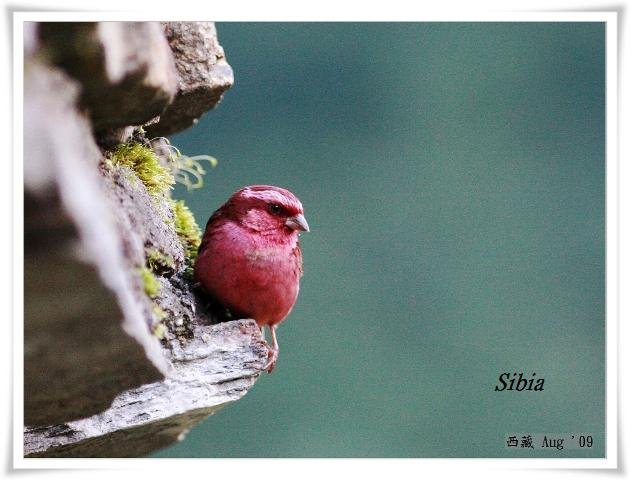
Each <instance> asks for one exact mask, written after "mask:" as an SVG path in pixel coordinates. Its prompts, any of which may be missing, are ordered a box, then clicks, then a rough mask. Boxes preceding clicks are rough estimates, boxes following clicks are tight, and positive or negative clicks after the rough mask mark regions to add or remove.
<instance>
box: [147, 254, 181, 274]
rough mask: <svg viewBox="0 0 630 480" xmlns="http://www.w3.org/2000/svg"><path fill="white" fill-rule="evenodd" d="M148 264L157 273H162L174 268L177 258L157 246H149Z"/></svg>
mask: <svg viewBox="0 0 630 480" xmlns="http://www.w3.org/2000/svg"><path fill="white" fill-rule="evenodd" d="M147 266H148V267H149V268H150V269H151V270H152V271H154V272H155V273H162V272H164V271H170V270H174V269H175V260H174V259H173V257H171V256H170V255H167V254H166V253H164V252H161V251H160V250H158V249H157V248H149V249H148V250H147Z"/></svg>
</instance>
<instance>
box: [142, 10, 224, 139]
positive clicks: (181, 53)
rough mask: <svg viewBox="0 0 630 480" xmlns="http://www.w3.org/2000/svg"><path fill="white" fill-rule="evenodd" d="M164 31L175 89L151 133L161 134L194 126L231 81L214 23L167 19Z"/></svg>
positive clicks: (217, 101)
mask: <svg viewBox="0 0 630 480" xmlns="http://www.w3.org/2000/svg"><path fill="white" fill-rule="evenodd" d="M163 25H164V31H165V33H166V38H167V39H168V43H169V45H170V47H171V50H172V51H173V55H174V57H175V65H176V67H177V78H178V88H177V95H176V96H175V98H174V100H173V102H172V103H171V104H170V105H169V106H168V107H167V108H166V110H165V111H164V112H163V113H162V114H161V115H160V120H159V122H157V123H155V124H153V125H150V126H148V127H147V132H148V133H149V135H150V136H164V135H170V134H172V133H175V132H178V131H181V130H184V129H186V128H188V127H190V126H191V125H193V124H194V123H195V122H196V121H197V120H198V119H199V117H201V115H203V114H204V113H205V112H207V111H208V110H210V109H211V108H213V107H214V106H215V105H216V104H217V103H219V101H220V100H221V98H222V96H223V93H224V92H225V91H226V90H227V89H228V88H230V87H231V86H232V84H233V83H234V73H233V72H232V67H230V65H229V64H228V63H227V61H226V59H225V53H224V52H223V48H222V47H221V45H219V41H218V39H217V31H216V28H215V26H214V23H213V22H166V23H164V24H163Z"/></svg>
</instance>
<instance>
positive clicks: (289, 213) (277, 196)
mask: <svg viewBox="0 0 630 480" xmlns="http://www.w3.org/2000/svg"><path fill="white" fill-rule="evenodd" d="M226 208H227V214H228V215H229V216H230V217H232V218H233V219H234V220H236V221H238V222H239V223H240V224H241V225H243V226H245V227H248V228H250V229H252V230H255V231H257V232H260V233H263V234H271V233H273V232H282V233H286V234H293V233H298V232H301V231H302V232H308V231H309V228H308V223H306V218H304V209H303V208H302V203H301V202H300V201H299V200H298V198H297V197H296V196H295V195H293V193H291V192H290V191H288V190H285V189H284V188H280V187H274V186H271V185H252V186H249V187H245V188H242V189H241V190H239V191H237V192H235V193H234V194H233V195H232V196H231V197H230V199H229V200H228V202H227V204H226Z"/></svg>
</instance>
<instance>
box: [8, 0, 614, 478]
mask: <svg viewBox="0 0 630 480" xmlns="http://www.w3.org/2000/svg"><path fill="white" fill-rule="evenodd" d="M252 7H254V8H248V11H247V14H242V13H239V14H237V15H233V14H232V15H228V16H227V17H226V16H225V15H219V16H217V17H215V18H220V19H221V20H220V21H295V20H299V21H313V20H316V21H338V20H339V11H338V10H335V9H334V8H333V9H328V10H327V11H325V12H324V13H322V10H321V9H317V15H315V17H314V18H312V17H310V18H309V16H308V15H307V17H306V18H302V17H298V18H296V15H295V12H294V11H291V10H287V11H286V12H285V13H283V12H282V11H278V10H275V9H271V10H269V9H267V8H266V5H265V2H260V4H259V5H258V6H257V7H255V6H252ZM302 15H304V14H302ZM164 18H168V19H169V20H191V19H192V18H191V16H190V14H186V13H169V14H168V15H165V14H164V13H162V12H160V11H159V10H158V11H155V10H147V11H143V12H82V13H78V12H14V13H13V82H14V83H13V93H14V96H13V120H14V136H13V142H14V144H13V148H14V156H15V164H14V169H13V181H14V189H13V194H14V198H13V201H14V216H13V228H14V231H13V233H14V235H13V247H14V256H13V270H14V284H13V286H14V291H13V311H14V312H15V314H14V315H15V320H16V321H15V322H14V325H13V342H14V352H13V353H14V369H13V380H14V385H13V387H14V388H13V407H14V425H13V466H14V468H19V469H23V468H46V469H68V468H112V467H114V468H134V469H135V468H146V467H150V466H153V467H157V468H159V469H160V470H161V471H162V472H169V471H176V470H178V469H179V467H178V466H177V465H176V464H177V463H179V462H181V461H182V460H179V459H147V458H141V459H51V458H41V459H40V458H33V459H30V458H29V459H25V458H23V419H24V411H23V377H22V373H23V353H24V352H23V345H24V337H23V319H24V310H23V300H24V297H23V295H24V291H23V285H24V283H23V274H24V272H23V257H24V252H23V241H24V210H23V208H24V205H23V193H24V190H23V184H24V183H23V168H22V166H23V128H22V125H23V111H22V108H23V103H22V92H23V78H22V73H23V53H22V52H23V22H25V21H37V22H40V21H62V20H63V21H144V20H147V21H148V20H161V19H164ZM349 18H350V19H351V20H352V21H399V20H400V19H401V17H400V13H399V12H398V11H397V10H395V9H394V10H393V11H392V13H390V14H388V13H387V12H376V14H375V12H374V9H365V10H363V11H361V10H352V12H351V15H350V16H349ZM217 21H219V20H217ZM405 21H474V22H489V21H492V22H531V21H536V22H584V21H591V22H605V23H606V457H605V458H602V459H592V458H571V459H564V458H562V459H560V458H559V459H554V458H532V459H523V458H496V459H495V458H489V459H458V458H439V459H424V458H420V459H374V460H366V459H351V460H343V462H348V463H349V464H350V466H351V468H352V469H353V473H356V474H357V475H358V474H360V473H368V474H369V475H370V476H372V475H379V476H384V475H388V476H389V475H391V473H392V462H398V463H401V464H403V465H406V466H408V467H411V468H417V469H418V471H423V470H426V468H427V466H433V468H437V469H436V470H435V471H436V472H444V471H445V469H449V470H450V469H451V468H452V467H453V466H455V467H456V469H457V471H460V472H465V473H470V469H471V468H473V469H479V468H480V467H484V468H486V469H487V468H488V467H489V468H491V469H493V470H496V469H505V468H510V469H512V468H516V469H523V468H537V469H540V468H543V469H550V468H552V469H567V468H579V469H612V468H616V467H617V460H618V459H617V449H618V441H617V439H618V430H617V422H618V403H617V400H618V363H617V362H618V322H619V311H618V305H619V291H618V289H619V286H618V280H619V268H618V262H619V242H618V238H619V237H618V235H619V211H618V198H619V196H618V195H619V190H618V184H619V169H618V162H619V159H618V150H617V149H618V124H617V119H618V110H617V101H618V82H617V79H618V65H617V58H618V48H617V42H618V36H617V13H616V12H599V11H598V12H520V13H496V12H490V13H475V12H470V13H465V14H461V13H453V14H452V15H451V14H431V13H429V14H427V15H422V16H420V17H419V18H411V19H405ZM186 461H189V462H193V463H195V464H196V465H198V466H200V467H202V466H203V468H207V465H205V462H212V463H213V466H212V469H213V470H212V474H213V476H219V475H222V473H221V472H222V471H223V468H225V470H224V472H225V475H230V474H231V473H230V470H229V468H230V467H229V464H230V463H231V462H233V461H239V460H238V459H229V460H228V459H186ZM240 461H241V462H245V463H246V464H248V466H249V467H250V468H251V471H252V472H253V473H254V472H260V470H263V469H264V470H268V469H269V468H274V469H277V468H278V466H279V462H282V460H263V459H259V460H254V459H249V460H240ZM339 461H340V460H338V459H322V460H312V459H307V460H302V461H301V463H300V465H299V467H300V470H302V471H307V472H308V471H313V469H315V470H317V471H318V472H320V473H321V472H322V471H323V472H328V473H330V474H331V475H334V474H335V473H338V466H339V465H338V462H339ZM173 463H175V465H174V464H173ZM291 463H293V462H291ZM179 464H180V465H181V463H179ZM202 464H204V465H205V466H204V465H202ZM240 468H242V466H239V469H240ZM245 471H249V468H245ZM501 475H502V476H504V475H506V473H505V472H503V473H502V474H501ZM509 475H512V473H510V474H509ZM537 475H538V473H537Z"/></svg>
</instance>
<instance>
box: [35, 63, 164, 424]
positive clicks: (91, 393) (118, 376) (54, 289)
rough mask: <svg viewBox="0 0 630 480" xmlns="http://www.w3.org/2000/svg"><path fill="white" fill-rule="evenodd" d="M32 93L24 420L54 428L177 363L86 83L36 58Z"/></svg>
mask: <svg viewBox="0 0 630 480" xmlns="http://www.w3.org/2000/svg"><path fill="white" fill-rule="evenodd" d="M24 88H25V105H24V122H25V129H24V140H25V141H24V158H25V164H24V181H25V219H24V220H25V239H24V240H25V241H24V249H25V258H24V277H25V278H24V288H25V305H24V306H25V318H24V323H25V325H24V327H25V328H24V335H25V344H24V350H25V356H24V362H25V369H24V370H25V372H24V373H25V377H24V381H25V395H24V396H25V398H24V400H25V405H24V407H25V410H24V416H25V423H26V424H27V425H48V424H52V423H58V422H64V421H68V420H73V419H77V418H81V417H85V416H88V415H93V414H94V413H97V412H99V411H102V410H103V409H105V408H107V406H108V405H109V404H110V403H111V401H112V400H113V399H114V397H115V396H116V395H118V394H119V393H120V392H122V391H124V390H126V389H128V388H131V387H137V386H139V385H142V384H143V383H147V382H152V381H155V380H157V379H159V378H162V376H163V374H164V373H166V372H167V371H168V362H167V361H166V359H165V358H164V356H163V354H162V352H161V348H160V345H159V343H158V341H157V340H156V339H155V338H153V337H151V336H150V335H149V334H148V329H147V324H146V317H145V315H144V313H143V312H142V310H141V309H140V308H139V307H138V300H137V298H138V297H137V294H136V295H135V296H134V291H135V290H137V287H135V288H134V284H133V278H131V276H130V272H129V268H128V263H127V261H126V259H125V257H124V255H123V254H122V252H121V249H120V238H119V235H118V230H117V227H116V225H115V224H114V222H113V221H112V220H113V219H112V215H111V210H110V208H109V207H108V205H107V200H106V195H105V191H104V189H103V184H102V183H103V182H102V179H101V177H100V176H99V175H98V173H97V166H98V163H99V161H100V159H101V153H100V151H99V150H98V148H97V147H96V145H95V144H94V142H93V140H92V136H91V130H90V126H89V123H88V121H87V119H86V118H85V116H83V115H82V114H80V113H78V111H77V110H76V99H77V96H78V87H77V85H76V84H75V82H74V81H73V80H71V79H70V78H68V77H67V76H66V75H64V74H63V73H62V72H60V71H59V70H57V69H56V68H54V67H50V66H47V65H44V64H41V63H39V62H38V61H35V60H28V61H27V64H26V76H25V85H24ZM114 359H115V361H113V360H114Z"/></svg>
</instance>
